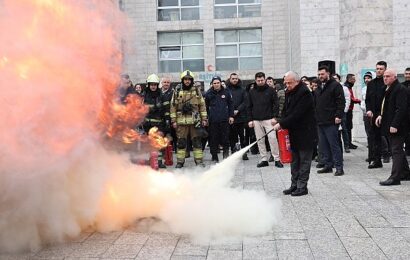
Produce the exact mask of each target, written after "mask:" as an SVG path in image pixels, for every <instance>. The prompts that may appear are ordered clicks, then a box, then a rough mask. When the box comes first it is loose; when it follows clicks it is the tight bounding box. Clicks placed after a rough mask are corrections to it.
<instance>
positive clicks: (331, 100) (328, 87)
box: [313, 78, 345, 125]
mask: <svg viewBox="0 0 410 260" xmlns="http://www.w3.org/2000/svg"><path fill="white" fill-rule="evenodd" d="M313 93H314V97H315V109H316V120H317V124H318V125H332V124H335V118H336V117H337V118H340V119H342V118H343V113H344V111H343V109H344V107H345V97H344V94H343V88H342V86H341V85H340V83H338V82H337V81H336V80H334V79H332V78H330V79H329V80H328V81H327V82H326V83H325V85H324V87H322V86H321V85H319V86H318V87H317V89H316V90H315V91H314V92H313Z"/></svg>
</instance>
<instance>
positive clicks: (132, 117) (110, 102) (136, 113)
mask: <svg viewBox="0 0 410 260" xmlns="http://www.w3.org/2000/svg"><path fill="white" fill-rule="evenodd" d="M115 99H118V97H116V93H112V94H111V95H108V96H107V97H106V98H105V101H104V105H103V109H102V111H101V113H100V117H99V121H100V124H101V126H102V127H103V129H105V134H106V136H107V137H109V138H113V139H116V140H118V141H120V142H122V143H125V144H132V143H134V142H136V141H143V139H144V137H143V136H142V135H141V134H140V133H139V132H137V131H136V130H135V128H136V127H137V126H138V125H140V124H141V123H142V121H143V119H144V116H145V114H146V113H147V112H148V107H147V106H145V105H144V104H143V102H142V99H141V98H140V97H138V96H137V95H129V96H128V97H127V99H126V103H125V104H121V103H119V102H116V100H115Z"/></svg>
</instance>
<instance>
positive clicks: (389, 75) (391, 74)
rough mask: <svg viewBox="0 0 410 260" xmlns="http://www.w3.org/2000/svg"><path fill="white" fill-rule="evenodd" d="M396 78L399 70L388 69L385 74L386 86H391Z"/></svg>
mask: <svg viewBox="0 0 410 260" xmlns="http://www.w3.org/2000/svg"><path fill="white" fill-rule="evenodd" d="M396 79H397V72H396V71H395V70H394V69H387V70H386V71H385V72H384V74H383V80H384V84H385V85H386V86H389V87H390V86H391V85H392V84H393V82H394V81H395V80H396Z"/></svg>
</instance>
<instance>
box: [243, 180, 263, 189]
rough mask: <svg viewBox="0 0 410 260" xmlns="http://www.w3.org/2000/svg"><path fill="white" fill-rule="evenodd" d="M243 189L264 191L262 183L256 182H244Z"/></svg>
mask: <svg viewBox="0 0 410 260" xmlns="http://www.w3.org/2000/svg"><path fill="white" fill-rule="evenodd" d="M243 189H245V190H258V191H259V190H264V187H263V184H262V183H257V182H245V183H244V184H243Z"/></svg>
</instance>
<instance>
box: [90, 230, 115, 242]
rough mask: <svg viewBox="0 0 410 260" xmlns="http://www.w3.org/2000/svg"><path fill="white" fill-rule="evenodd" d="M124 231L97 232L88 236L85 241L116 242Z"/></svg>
mask: <svg viewBox="0 0 410 260" xmlns="http://www.w3.org/2000/svg"><path fill="white" fill-rule="evenodd" d="M122 233H123V231H115V232H109V233H100V232H95V233H93V234H91V235H90V236H89V237H87V239H85V240H84V242H86V243H87V242H93V241H96V242H114V241H115V240H116V239H117V238H118V237H119V236H120V235H121V234H122Z"/></svg>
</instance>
